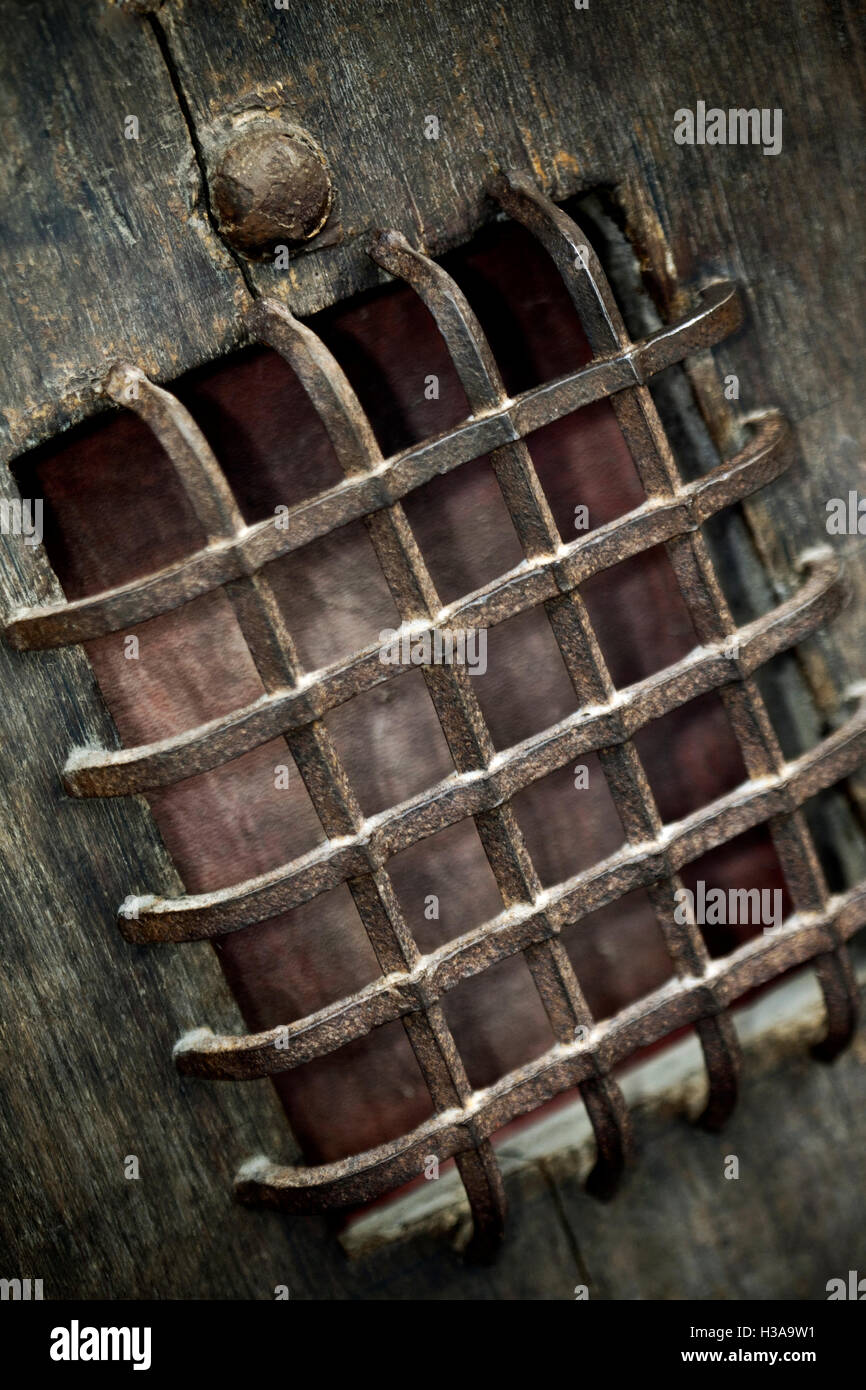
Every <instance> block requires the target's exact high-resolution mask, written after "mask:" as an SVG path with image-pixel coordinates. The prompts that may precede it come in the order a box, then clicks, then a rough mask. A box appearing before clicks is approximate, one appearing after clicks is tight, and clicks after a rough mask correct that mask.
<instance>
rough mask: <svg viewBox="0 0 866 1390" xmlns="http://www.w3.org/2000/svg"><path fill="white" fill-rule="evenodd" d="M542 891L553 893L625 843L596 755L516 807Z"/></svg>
mask: <svg viewBox="0 0 866 1390" xmlns="http://www.w3.org/2000/svg"><path fill="white" fill-rule="evenodd" d="M511 805H512V806H513V808H514V812H515V815H516V816H517V819H518V822H519V824H520V828H521V830H522V831H523V835H524V839H525V840H526V845H527V849H528V850H529V853H530V855H531V858H532V862H533V863H534V865H535V867H536V869H537V871H538V877H539V878H540V879H541V884H542V887H543V888H552V887H554V886H555V885H556V884H558V883H562V882H564V880H565V879H567V878H571V877H572V876H573V875H574V874H579V873H581V872H582V871H583V870H584V869H588V868H589V867H590V865H592V864H595V863H597V862H598V861H599V860H601V859H606V858H607V857H608V855H611V854H615V853H616V851H617V850H618V849H619V848H620V847H621V845H622V843H623V828H622V825H621V823H620V819H619V816H618V814H617V810H616V806H615V804H614V801H613V798H612V796H611V794H610V791H609V790H608V785H607V781H606V779H605V776H604V773H603V772H602V768H601V763H600V762H599V760H598V755H597V754H596V753H581V754H579V755H578V756H576V757H574V758H571V759H569V762H568V763H567V764H566V766H565V767H561V768H558V769H557V771H556V772H550V773H548V775H547V776H546V777H542V778H541V779H540V780H539V781H537V782H533V783H531V784H530V786H528V787H524V789H523V791H520V792H518V793H517V795H516V796H515V797H514V799H513V800H512V802H511Z"/></svg>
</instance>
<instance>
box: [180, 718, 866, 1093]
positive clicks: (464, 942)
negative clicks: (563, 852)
mask: <svg viewBox="0 0 866 1390" xmlns="http://www.w3.org/2000/svg"><path fill="white" fill-rule="evenodd" d="M864 759H866V703H864V705H863V706H862V707H861V708H860V709H859V710H858V711H857V714H856V715H854V716H853V717H852V719H850V720H849V721H848V722H847V723H846V724H845V725H843V726H842V728H841V729H839V730H838V731H837V732H836V733H835V734H833V735H831V736H830V737H829V738H828V739H826V740H825V741H824V742H823V743H821V744H819V745H818V746H817V748H815V749H812V750H810V752H809V753H807V754H805V755H804V756H803V757H802V758H799V759H797V761H796V762H793V763H790V764H788V766H787V769H786V771H785V772H784V773H783V774H779V775H777V776H775V777H772V778H766V779H763V782H762V783H761V784H756V783H754V782H745V783H743V784H741V785H740V786H739V787H736V788H734V790H733V791H732V792H729V793H727V794H726V795H725V796H723V797H719V798H718V800H716V801H714V802H711V803H710V804H709V805H708V806H705V807H701V809H700V810H698V811H695V812H694V813H693V814H692V815H690V816H687V817H685V818H684V819H683V820H681V821H677V822H673V823H672V824H669V825H666V826H665V827H664V830H663V833H662V835H661V836H659V838H658V839H657V840H655V841H652V842H650V843H648V844H645V845H625V846H624V847H623V848H622V849H620V850H618V851H617V853H616V854H613V855H610V856H609V857H608V858H607V859H604V860H602V861H600V862H599V863H597V864H594V865H592V866H591V867H590V868H588V869H584V870H583V871H582V872H581V873H579V874H576V875H574V877H572V878H570V879H566V880H565V882H563V883H560V884H558V885H557V886H556V887H554V888H549V889H546V890H545V891H544V892H543V893H542V894H540V896H539V898H538V900H537V901H536V902H534V903H530V904H518V905H517V906H515V907H511V908H507V909H505V910H504V911H503V912H501V913H499V914H498V915H497V916H496V917H493V918H491V919H490V920H489V921H487V922H484V923H483V924H481V925H480V926H478V927H474V928H473V929H472V930H471V931H469V932H465V933H464V934H463V935H462V936H459V937H456V938H455V939H454V940H453V941H449V942H446V944H445V945H444V946H441V947H439V948H438V949H437V950H436V951H433V952H431V953H430V954H429V955H427V956H424V957H422V958H421V959H420V960H419V961H418V963H417V964H416V965H415V967H414V968H413V969H412V970H410V971H404V972H394V973H392V974H390V975H388V976H384V977H383V978H382V979H379V980H375V981H373V983H372V984H370V985H367V986H366V987H365V988H364V989H363V990H359V991H358V992H357V993H356V994H355V995H350V996H348V997H347V998H344V999H340V1000H338V1001H337V1002H336V1003H334V1004H331V1005H328V1006H327V1007H326V1008H324V1009H321V1010H319V1011H318V1012H317V1013H316V1014H313V1015H310V1017H308V1018H304V1019H299V1020H298V1021H296V1022H295V1023H291V1024H287V1025H285V1027H283V1028H274V1029H269V1030H268V1031H266V1032H264V1033H253V1034H249V1035H248V1036H246V1037H244V1036H231V1035H226V1036H220V1035H216V1034H213V1035H205V1034H203V1033H202V1034H201V1035H199V1034H196V1035H195V1036H191V1037H190V1038H189V1040H188V1042H186V1043H181V1044H179V1046H178V1051H177V1061H178V1066H179V1067H180V1068H181V1070H183V1071H184V1072H188V1073H191V1074H195V1075H201V1076H209V1077H215V1078H220V1079H222V1078H228V1077H232V1078H235V1079H237V1080H245V1079H251V1078H255V1077H259V1076H266V1075H273V1074H274V1073H277V1072H281V1071H288V1070H291V1069H292V1068H293V1067H295V1066H300V1065H301V1064H302V1063H304V1062H308V1061H310V1060H311V1059H312V1058H313V1057H319V1056H324V1055H325V1054H327V1053H329V1052H332V1051H334V1050H335V1049H336V1048H339V1047H342V1046H343V1045H344V1044H345V1043H348V1042H352V1041H354V1040H355V1039H356V1038H359V1037H363V1036H364V1035H365V1034H367V1033H369V1032H371V1031H372V1030H373V1029H374V1028H378V1027H381V1025H382V1024H383V1023H388V1022H391V1021H393V1020H394V1019H397V1018H402V1017H403V1016H404V1015H405V1014H406V1013H408V1012H412V1011H413V1010H416V1009H420V1008H424V1007H428V1006H429V1005H430V1003H431V1002H435V1001H436V1000H438V999H440V998H441V997H442V995H443V994H447V993H448V991H449V990H451V989H453V988H454V987H455V986H456V985H458V984H460V983H461V982H462V981H463V980H465V979H468V978H469V977H470V976H472V975H477V974H479V973H480V972H481V971H483V970H486V969H487V968H488V967H489V966H491V965H493V964H495V963H496V962H497V961H500V960H504V959H505V958H506V957H507V956H511V955H514V954H516V952H518V951H524V950H526V949H527V947H529V946H532V945H536V944H537V943H538V942H539V941H541V940H545V939H547V938H548V937H549V936H550V935H551V933H553V934H554V935H556V934H559V933H560V932H561V931H562V929H563V928H564V927H567V926H572V925H574V923H575V922H578V921H580V920H581V919H582V918H584V917H586V916H588V915H589V914H590V913H591V912H595V911H597V910H598V909H599V908H601V907H605V906H607V905H608V904H609V903H612V902H615V901H617V899H619V898H622V897H624V896H625V895H626V894H627V893H630V892H632V891H633V890H634V889H635V888H646V887H648V886H649V885H650V884H652V883H655V882H659V881H661V880H663V879H669V878H671V877H672V876H673V874H674V873H675V872H676V871H677V870H678V869H680V868H682V867H683V865H684V864H688V863H690V862H692V861H693V860H695V859H697V858H699V857H700V856H701V855H702V854H705V853H707V852H708V851H709V850H711V849H716V848H718V846H719V845H722V844H725V843H727V842H728V841H729V840H732V839H735V838H736V836H737V835H740V834H742V833H743V832H744V831H746V830H751V829H752V828H753V827H754V826H756V825H759V824H761V823H762V822H763V821H765V820H766V819H767V818H768V817H769V816H773V815H779V814H783V813H784V812H785V811H789V810H790V809H791V806H792V805H802V804H803V802H805V801H806V800H808V799H809V797H811V796H814V795H815V793H816V792H818V791H823V790H824V789H825V788H826V787H828V786H832V785H833V784H834V783H835V782H838V781H839V780H841V778H843V777H845V776H847V775H849V774H850V773H851V772H852V771H853V770H854V769H855V768H856V767H857V766H858V765H859V764H860V763H861V762H863V760H864ZM278 1039H279V1047H278V1046H277V1040H278Z"/></svg>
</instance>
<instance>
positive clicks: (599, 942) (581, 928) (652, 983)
mask: <svg viewBox="0 0 866 1390" xmlns="http://www.w3.org/2000/svg"><path fill="white" fill-rule="evenodd" d="M562 943H563V946H564V947H565V950H566V953H567V955H568V958H569V960H570V961H571V964H572V966H573V967H574V973H575V975H576V976H577V978H578V980H579V981H580V987H581V989H582V990H583V993H584V995H585V997H586V1002H587V1004H588V1005H589V1008H590V1012H591V1013H592V1016H593V1018H595V1019H597V1020H601V1019H607V1018H612V1017H613V1016H614V1014H616V1013H618V1012H619V1010H620V1009H624V1008H626V1007H627V1006H628V1005H629V1004H633V1003H635V1001H636V1000H638V999H643V998H644V997H645V996H646V995H647V994H649V993H651V991H652V990H654V989H659V988H660V987H661V986H662V985H663V984H665V983H666V982H667V981H668V980H670V979H671V978H672V976H673V973H674V971H673V965H672V964H671V959H670V956H669V955H668V952H667V950H666V948H665V943H664V937H663V936H662V932H661V928H660V927H659V924H658V921H657V919H656V915H655V912H654V911H653V907H652V904H651V903H650V900H649V896H648V894H647V892H646V889H644V888H636V889H634V890H633V891H632V892H630V893H626V894H624V895H623V897H621V898H617V900H616V902H612V903H608V904H607V905H606V906H605V907H600V908H598V909H597V910H596V911H595V912H589V913H587V915H586V916H585V917H581V918H580V920H579V921H577V922H572V923H570V924H569V925H568V926H565V927H564V928H563V930H562Z"/></svg>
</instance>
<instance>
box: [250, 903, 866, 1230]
mask: <svg viewBox="0 0 866 1390" xmlns="http://www.w3.org/2000/svg"><path fill="white" fill-rule="evenodd" d="M864 925H866V884H859V885H858V886H857V887H856V888H854V889H851V890H850V891H849V892H847V893H844V894H840V895H838V896H836V897H833V898H830V899H829V901H828V902H827V904H826V907H825V908H824V909H823V910H821V911H819V912H814V913H807V914H796V915H794V916H793V917H791V918H789V919H788V921H787V922H785V923H783V924H782V925H781V926H780V927H778V928H774V929H773V931H772V932H771V933H767V934H765V935H763V936H760V937H757V938H755V939H753V940H752V941H748V942H746V943H745V944H744V945H743V946H740V947H738V948H737V950H735V951H733V952H732V953H731V954H730V955H729V956H726V957H724V958H723V959H721V960H714V961H713V962H711V964H710V966H709V969H708V972H707V975H706V976H705V977H704V978H703V979H701V980H674V981H670V982H669V983H667V984H665V985H663V986H662V987H661V988H660V989H657V990H655V991H654V992H653V993H652V994H649V995H647V996H646V997H645V998H644V999H641V1000H639V1001H638V1002H637V1003H635V1004H632V1005H630V1006H629V1007H628V1008H626V1009H623V1010H621V1011H620V1012H619V1013H618V1014H617V1015H616V1016H615V1017H614V1018H613V1019H610V1020H608V1021H606V1022H603V1023H599V1024H597V1025H596V1026H595V1028H594V1029H593V1030H592V1032H591V1033H590V1035H589V1037H586V1038H581V1040H580V1041H575V1042H574V1043H571V1044H564V1043H557V1044H556V1045H555V1046H554V1047H552V1048H551V1049H550V1050H549V1051H548V1052H546V1053H544V1054H543V1055H542V1056H541V1057H539V1058H537V1059H536V1060H535V1061H533V1062H530V1063H528V1064H527V1065H526V1066H523V1067H520V1068H518V1069H517V1070H515V1071H512V1072H509V1073H508V1075H506V1076H504V1077H502V1079H501V1080H499V1081H497V1082H496V1083H495V1085H493V1086H490V1087H488V1088H487V1089H486V1090H483V1091H476V1092H474V1093H473V1095H472V1097H471V1099H470V1100H469V1101H468V1102H467V1103H466V1104H465V1105H464V1106H463V1107H461V1108H459V1109H454V1110H449V1111H444V1112H443V1113H441V1114H439V1115H436V1116H434V1117H433V1118H432V1119H431V1120H428V1121H427V1122H426V1123H425V1124H423V1125H420V1126H418V1128H416V1129H414V1130H413V1131H412V1132H411V1133H410V1134H406V1135H402V1136H401V1137H400V1138H398V1139H394V1140H392V1141H391V1142H390V1143H387V1144H383V1145H380V1146H379V1147H378V1148H375V1149H370V1150H368V1151H367V1152H366V1153H361V1154H354V1155H352V1156H351V1157H350V1158H346V1159H342V1160H341V1161H340V1162H338V1163H328V1164H322V1165H320V1166H317V1167H284V1166H280V1165H277V1164H272V1163H269V1162H267V1161H266V1160H261V1161H258V1162H255V1163H253V1164H248V1165H246V1166H245V1167H244V1168H243V1169H242V1170H241V1172H240V1173H239V1174H238V1178H237V1180H236V1186H235V1192H236V1195H237V1197H238V1198H239V1199H240V1200H241V1201H243V1202H246V1203H248V1204H250V1205H267V1206H275V1207H280V1208H283V1209H287V1210H299V1209H309V1208H316V1209H320V1208H325V1207H338V1206H346V1205H351V1204H354V1203H356V1202H365V1201H369V1200H371V1199H372V1198H374V1197H378V1196H380V1195H381V1194H382V1193H384V1192H387V1191H389V1190H391V1189H393V1188H395V1187H398V1186H399V1185H400V1184H402V1183H404V1182H408V1181H410V1180H411V1179H412V1178H415V1177H417V1176H418V1175H419V1173H421V1172H422V1171H423V1167H424V1160H425V1158H426V1156H427V1155H428V1154H431V1153H433V1154H435V1155H436V1156H437V1158H438V1159H439V1161H440V1162H443V1161H444V1160H445V1159H446V1158H451V1157H453V1156H454V1155H456V1154H459V1153H463V1152H465V1151H467V1150H469V1149H472V1148H474V1147H475V1145H476V1144H478V1143H479V1142H480V1141H481V1140H483V1139H489V1138H490V1137H491V1136H492V1135H494V1134H495V1133H496V1131H497V1130H500V1129H502V1128H503V1126H504V1125H506V1124H509V1123H510V1122H511V1121H512V1120H514V1119H517V1118H518V1117H519V1116H520V1115H525V1114H527V1113H528V1112H530V1111H532V1110H536V1109H537V1108H538V1107H539V1106H540V1105H543V1104H545V1102H546V1101H549V1100H552V1099H553V1098H554V1097H555V1096H558V1095H561V1094H562V1093H563V1092H564V1091H569V1090H571V1089H572V1088H573V1087H575V1086H578V1085H579V1084H580V1083H581V1081H584V1080H586V1079H587V1078H588V1077H592V1076H595V1075H597V1074H598V1072H599V1070H601V1071H602V1072H608V1071H610V1069H611V1068H612V1067H614V1066H615V1065H616V1064H617V1063H618V1062H622V1061H624V1060H626V1059H627V1058H628V1057H631V1056H633V1055H634V1053H635V1052H637V1051H638V1050H639V1049H640V1048H642V1047H647V1046H649V1045H650V1044H651V1043H654V1042H658V1041H659V1040H660V1039H662V1038H665V1037H668V1036H669V1035H670V1034H671V1033H672V1032H674V1031H675V1030H676V1029H679V1028H684V1027H687V1026H688V1025H690V1024H695V1023H697V1022H699V1021H700V1020H701V1019H702V1018H706V1017H708V1016H712V1015H714V1014H715V1013H717V1012H719V1011H720V1010H721V1009H723V1008H725V1007H727V1006H728V1005H730V1004H732V1003H734V1002H735V1001H736V1000H738V999H740V998H742V996H743V995H744V994H746V993H747V992H748V991H749V990H752V989H755V988H756V987H757V986H759V985H762V984H765V983H766V982H767V981H769V980H773V979H776V978H777V977H778V976H779V975H781V974H783V973H784V972H785V971H788V970H791V969H794V968H795V967H797V966H800V965H805V964H807V963H808V962H810V961H814V960H816V959H819V958H821V957H822V956H823V955H825V954H826V953H828V952H830V951H832V950H833V949H834V948H835V947H836V946H837V945H839V944H840V942H844V941H847V940H849V939H850V938H851V937H852V936H853V935H854V934H855V933H856V932H858V931H860V930H861V929H862V928H863V926H864Z"/></svg>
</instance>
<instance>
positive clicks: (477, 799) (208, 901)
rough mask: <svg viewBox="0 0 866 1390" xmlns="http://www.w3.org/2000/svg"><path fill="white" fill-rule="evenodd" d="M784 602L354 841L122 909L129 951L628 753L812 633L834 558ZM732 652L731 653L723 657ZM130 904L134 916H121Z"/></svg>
mask: <svg viewBox="0 0 866 1390" xmlns="http://www.w3.org/2000/svg"><path fill="white" fill-rule="evenodd" d="M818 554H819V556H820V558H819V559H818V560H817V561H816V562H810V563H812V568H813V569H814V573H813V575H812V577H811V578H810V579H809V580H808V581H807V582H806V583H805V584H804V586H803V588H802V589H801V590H800V591H798V593H797V594H795V595H794V596H793V597H792V598H790V599H788V600H787V602H786V603H783V604H781V605H779V607H778V608H776V609H773V610H771V612H770V613H768V614H766V615H765V616H764V617H762V618H758V619H757V620H756V621H755V622H753V623H749V624H747V625H746V626H745V627H743V628H741V629H739V630H738V631H736V632H735V633H734V634H733V635H732V636H731V637H730V638H728V639H727V640H726V642H725V644H721V643H720V644H716V645H715V646H704V647H696V648H695V649H694V650H693V651H692V652H690V653H689V654H688V655H687V656H685V657H684V658H683V659H682V660H681V661H679V662H677V663H676V664H675V665H673V666H670V667H667V668H665V669H664V670H662V671H658V672H656V673H655V674H653V675H652V676H649V677H647V678H646V679H645V680H643V681H638V682H637V683H636V684H635V685H633V686H628V687H625V688H623V689H622V690H620V691H617V692H616V694H615V695H614V697H613V699H612V700H611V701H610V702H609V703H608V704H605V705H600V706H596V707H591V708H588V709H587V708H585V709H581V710H576V711H575V712H574V714H572V715H569V716H568V717H567V718H566V719H563V720H561V721H560V723H559V724H555V725H553V726H552V727H550V728H548V729H544V730H543V731H542V732H541V733H539V734H535V735H533V736H532V737H531V738H528V739H525V740H524V741H523V742H522V743H519V744H516V745H514V746H513V747H512V748H509V749H506V750H505V751H504V752H501V753H498V754H496V755H495V756H494V757H493V759H492V760H491V762H490V763H489V764H488V765H487V766H486V767H484V768H480V769H477V770H476V769H472V770H470V771H467V772H463V773H452V774H451V775H450V776H448V777H446V778H444V779H443V780H442V781H441V782H440V783H438V785H436V786H433V787H430V788H427V789H425V790H424V791H423V792H421V793H419V794H418V795H416V796H414V797H411V798H409V799H408V800H407V801H405V802H402V803H400V804H399V805H397V806H394V807H391V808H389V809H388V810H386V811H382V812H380V813H379V814H378V815H376V816H372V817H370V818H369V819H367V820H365V821H364V822H363V824H362V825H361V826H359V828H358V830H357V831H356V832H355V833H354V834H352V835H344V836H341V837H340V838H339V839H329V840H326V841H325V842H324V843H323V844H321V845H317V846H316V847H315V848H314V849H312V850H309V851H308V852H307V853H306V854H303V855H300V856H299V857H298V858H297V859H294V860H292V861H291V862H290V863H288V864H285V865H281V866H280V867H278V868H277V869H273V870H271V871H270V872H268V873H266V874H262V875H260V876H258V877H257V878H254V879H249V880H247V881H246V882H244V883H240V884H236V885H233V886H231V887H229V888H222V889H217V890H216V891H214V892H212V893H202V894H194V895H193V894H188V895H184V896H181V897H177V898H153V897H151V896H150V895H143V896H142V897H141V898H139V899H133V900H131V901H130V900H127V904H126V905H125V909H124V913H123V919H122V920H123V929H124V934H125V935H126V936H127V937H128V939H130V940H133V941H136V942H151V943H158V942H166V941H172V942H179V941H195V940H199V939H201V938H202V937H210V936H221V935H224V934H226V933H228V932H232V931H238V930H240V929H242V928H243V927H247V926H250V925H252V924H253V923H255V922H261V921H264V920H265V919H266V918H268V917H274V916H276V915H277V914H279V913H281V912H287V911H289V910H290V909H291V908H294V907H299V906H300V905H301V904H302V903H305V902H309V901H310V900H311V899H312V898H314V897H317V896H318V895H319V894H320V893H324V892H327V891H328V890H329V889H331V888H334V887H336V886H337V885H338V884H340V883H344V882H346V881H347V880H349V879H352V878H355V877H357V875H359V874H364V873H371V872H375V870H376V869H378V868H381V867H382V865H383V864H385V862H386V861H387V860H388V859H389V858H390V857H391V856H392V855H395V854H398V853H399V852H400V851H401V850H404V849H406V848H408V847H409V846H410V845H413V844H416V843H417V842H418V841H419V840H423V839H426V838H427V837H428V836H430V835H434V834H436V833H437V832H438V831H440V830H444V829H445V828H446V827H447V826H449V825H454V824H456V823H457V822H458V821H461V820H465V819H466V818H467V817H468V816H476V815H480V814H482V813H483V812H485V811H490V810H493V809H494V808H495V807H497V806H502V805H505V804H506V803H507V802H508V801H509V800H510V799H511V798H512V797H513V796H515V795H516V794H517V792H519V791H522V790H523V789H524V788H525V787H527V786H530V785H531V784H532V783H533V782H536V781H538V780H539V779H540V778H542V777H545V776H547V774H548V773H550V772H555V771H556V770H557V769H558V768H560V767H563V766H564V765H565V764H566V763H567V762H569V761H570V760H571V758H573V757H575V756H576V755H578V754H580V753H586V752H596V751H598V749H600V748H610V747H614V746H616V745H618V744H621V743H624V742H625V741H626V739H629V738H631V737H632V736H633V734H634V733H635V732H636V730H637V729H639V728H642V727H643V726H644V725H646V724H648V723H650V722H651V721H652V720H654V719H658V718H660V717H661V716H662V715H664V714H668V713H670V711H671V710H673V709H676V708H678V707H679V706H680V705H683V704H685V703H687V702H688V701H689V700H692V699H695V698H696V697H697V696H699V695H703V694H706V693H707V692H708V691H710V690H718V689H721V688H723V687H724V686H725V685H727V684H728V683H730V682H731V681H734V680H744V679H745V678H746V677H747V676H749V675H750V674H751V672H752V671H754V670H756V669H757V668H758V667H759V666H761V665H763V664H764V663H765V662H767V661H769V660H771V659H772V657H774V656H776V655H777V654H778V653H779V652H780V651H784V650H786V649H787V648H789V647H791V646H794V645H795V644H796V643H797V642H799V641H802V639H803V638H804V637H806V636H808V635H809V634H810V633H812V632H814V631H815V630H816V628H818V627H820V626H821V625H822V624H823V623H824V622H826V621H828V620H829V618H831V617H833V616H834V615H835V614H836V613H837V612H838V611H839V609H840V608H841V606H842V603H843V601H844V598H845V595H846V591H845V588H844V585H843V582H842V573H841V567H840V564H839V561H838V559H837V558H836V556H835V555H834V554H833V553H832V552H831V551H829V550H828V551H820V552H818ZM732 644H736V647H737V654H736V655H730V654H729V652H731V651H732ZM133 905H134V906H135V910H136V912H137V914H138V915H137V916H136V917H129V915H128V914H129V909H130V907H132V906H133Z"/></svg>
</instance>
